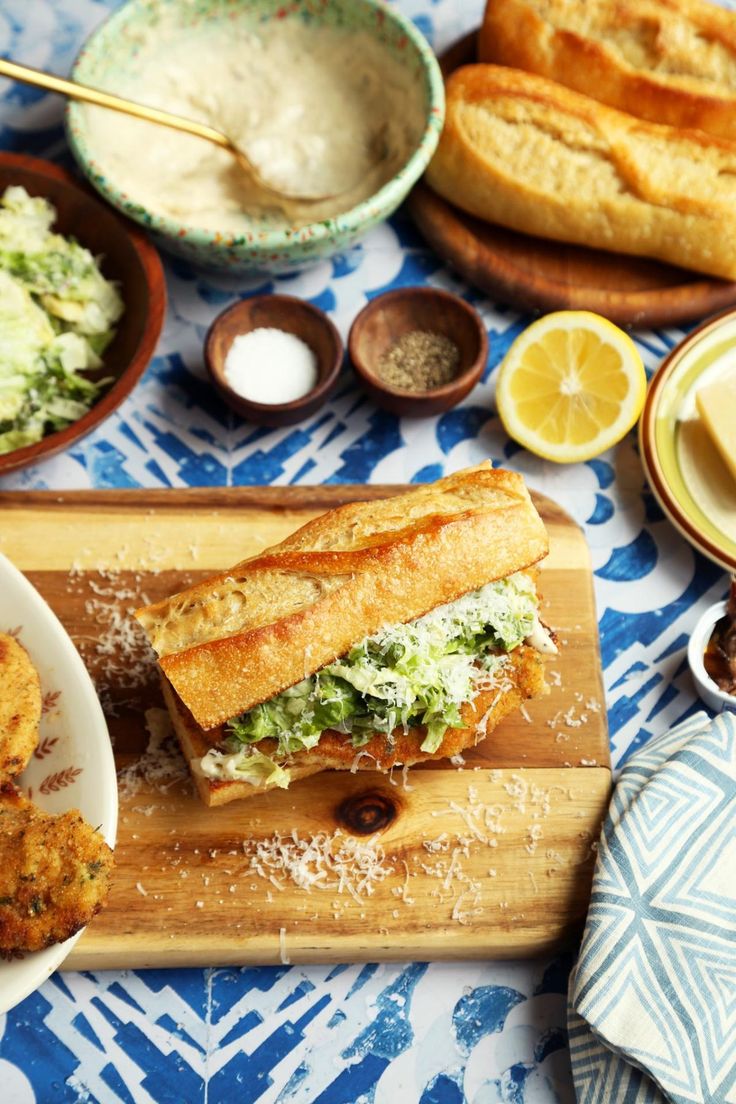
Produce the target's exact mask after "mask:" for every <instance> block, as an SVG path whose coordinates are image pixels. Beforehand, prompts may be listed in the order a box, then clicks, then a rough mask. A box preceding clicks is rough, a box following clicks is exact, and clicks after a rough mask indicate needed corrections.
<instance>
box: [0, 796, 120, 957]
mask: <svg viewBox="0 0 736 1104" xmlns="http://www.w3.org/2000/svg"><path fill="white" fill-rule="evenodd" d="M112 865H113V859H112V851H111V850H110V848H109V847H108V846H107V844H106V843H105V841H104V840H103V838H102V836H100V834H99V833H98V832H96V831H95V830H94V829H93V828H92V827H91V826H90V825H89V824H87V823H86V821H85V820H84V819H83V818H82V815H81V813H79V812H78V811H77V810H76V809H74V810H72V811H71V812H68V813H63V814H62V815H61V816H52V815H51V814H49V813H45V812H43V811H42V810H41V809H39V808H37V806H35V805H34V804H33V803H32V802H31V801H29V800H28V799H27V798H26V797H24V796H23V795H22V794H21V793H20V791H19V790H17V789H16V787H15V786H14V785H13V784H12V783H10V782H5V783H4V784H2V785H0V950H4V951H17V950H24V951H39V950H42V949H43V948H44V947H48V946H50V945H51V944H52V943H62V942H63V941H64V940H65V939H69V937H70V936H72V935H75V934H76V932H78V931H79V930H80V928H83V927H84V926H85V925H86V924H88V923H89V921H90V920H91V919H92V917H93V916H94V915H95V913H97V912H99V910H100V909H101V907H102V905H103V903H104V900H105V898H106V896H107V892H108V889H109V884H110V875H111V872H112Z"/></svg>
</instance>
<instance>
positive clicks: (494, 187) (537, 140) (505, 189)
mask: <svg viewBox="0 0 736 1104" xmlns="http://www.w3.org/2000/svg"><path fill="white" fill-rule="evenodd" d="M427 180H428V182H429V184H430V186H431V187H432V188H433V189H434V190H435V191H436V192H438V193H439V194H440V195H442V196H444V198H445V199H447V200H449V201H450V202H451V203H454V204H455V205H456V206H458V207H461V208H462V209H463V210H464V211H467V212H469V213H470V214H472V215H477V216H478V217H480V218H482V219H486V220H488V221H490V222H496V223H500V224H501V225H502V226H509V227H511V228H512V229H514V230H520V231H522V232H523V233H527V234H532V235H538V236H540V237H543V238H552V239H554V240H557V241H564V242H575V243H577V244H579V245H587V246H591V247H593V248H598V249H608V250H612V251H614V252H617V253H630V254H634V255H640V256H647V257H657V258H659V259H660V260H664V261H669V262H670V263H671V264H675V265H681V266H683V267H684V268H692V269H696V270H698V271H701V272H706V273H709V274H710V275H713V276H722V277H724V278H726V279H736V143H731V142H726V141H724V140H723V139H720V138H713V137H711V136H710V135H706V134H704V133H702V132H701V131H694V130H693V131H685V130H675V129H673V128H671V127H663V126H656V125H655V124H653V123H647V122H643V121H642V120H640V119H635V118H634V117H633V116H631V115H625V114H623V113H622V112H620V111H614V110H613V108H610V107H605V106H604V105H602V104H599V103H597V102H596V101H595V100H592V99H590V98H589V97H587V96H582V95H580V94H579V93H578V92H572V91H571V90H570V89H569V88H564V87H563V86H562V85H560V84H556V83H555V82H554V81H549V80H546V79H545V78H544V77H538V76H535V75H533V74H531V73H522V72H521V71H520V70H518V69H507V68H505V67H502V66H496V65H468V66H465V67H464V68H462V69H458V70H457V71H456V72H454V73H453V74H452V75H451V77H450V78H449V80H448V82H447V115H446V119H445V127H444V130H443V132H442V137H441V139H440V143H439V147H438V149H437V152H436V154H435V156H434V158H433V159H432V162H431V163H430V165H429V168H428V170H427Z"/></svg>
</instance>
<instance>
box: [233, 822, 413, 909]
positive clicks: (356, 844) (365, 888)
mask: <svg viewBox="0 0 736 1104" xmlns="http://www.w3.org/2000/svg"><path fill="white" fill-rule="evenodd" d="M243 851H244V852H245V854H246V855H247V857H248V866H247V868H246V873H248V874H255V875H257V876H258V877H260V878H264V879H266V881H268V882H270V883H271V885H273V886H275V887H276V889H278V890H283V889H284V888H285V886H286V884H287V882H291V883H292V884H293V885H295V886H298V887H299V889H305V890H307V892H311V890H313V889H321V890H332V891H333V892H335V893H338V894H342V893H347V894H349V895H350V896H351V897H352V898H353V899H354V900H355V901H360V899H361V898H362V897H363V896H366V897H370V896H371V895H372V894H373V893H374V892H375V888H376V886H377V885H378V884H379V883H380V882H382V881H383V880H384V879H385V878H387V877H388V876H389V875H390V874H392V873H393V872H394V869H395V867H394V864H393V863H392V862H391V861H390V860H388V859H387V857H386V853H385V851H384V849H383V847H382V846H381V845H380V844H379V843H376V839H375V836H372V837H371V838H370V839H367V840H360V839H356V838H355V837H354V836H347V835H345V834H344V833H343V832H341V831H340V829H339V828H338V829H337V831H335V832H334V833H332V835H329V834H328V833H327V832H318V833H317V834H316V835H314V836H308V837H304V836H300V835H299V834H298V832H297V831H296V830H294V831H292V832H291V833H290V834H288V835H281V833H280V832H276V833H275V834H274V835H273V836H270V837H268V838H267V839H261V840H247V841H245V842H244V843H243Z"/></svg>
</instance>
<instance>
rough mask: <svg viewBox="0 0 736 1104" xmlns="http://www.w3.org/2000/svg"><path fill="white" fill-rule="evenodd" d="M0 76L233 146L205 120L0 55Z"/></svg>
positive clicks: (226, 147) (219, 144) (228, 147)
mask: <svg viewBox="0 0 736 1104" xmlns="http://www.w3.org/2000/svg"><path fill="white" fill-rule="evenodd" d="M0 76H4V77H10V78H11V79H12V80H18V81H23V82H24V83H25V84H33V85H36V87H37V88H45V89H46V90H47V91H48V92H60V93H61V95H62V96H68V97H69V98H70V99H72V100H83V101H84V102H85V103H91V104H97V105H98V107H107V108H111V109H112V110H113V111H120V112H122V114H124V115H135V116H136V117H137V118H138V119H146V120H147V121H148V122H150V123H158V124H160V125H161V126H167V127H171V128H172V129H173V130H183V131H185V132H186V133H187V134H194V135H195V136H196V137H197V138H205V139H207V141H209V142H215V143H216V144H217V145H218V146H223V147H224V148H225V149H228V150H230V151H231V152H232V149H233V147H232V143H231V141H230V139H229V138H228V137H227V136H226V135H225V134H222V133H221V131H219V130H215V129H214V127H210V126H207V125H206V124H205V123H197V122H195V121H194V120H193V119H185V118H183V117H182V116H181V115H172V114H171V113H170V112H168V111H160V110H159V109H158V108H157V107H146V106H145V104H139V103H135V102H134V101H133V100H126V99H123V98H122V96H114V95H113V94H112V93H111V92H103V91H102V90H101V89H99V88H89V87H88V86H87V85H86V84H77V82H76V81H71V80H66V79H65V78H64V77H57V76H54V74H53V73H44V72H43V70H41V69H32V68H31V66H30V65H18V63H17V62H15V61H8V60H7V58H0Z"/></svg>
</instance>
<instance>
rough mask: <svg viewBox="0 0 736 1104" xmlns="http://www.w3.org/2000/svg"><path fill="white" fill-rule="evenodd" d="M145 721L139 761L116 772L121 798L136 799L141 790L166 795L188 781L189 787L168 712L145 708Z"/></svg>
mask: <svg viewBox="0 0 736 1104" xmlns="http://www.w3.org/2000/svg"><path fill="white" fill-rule="evenodd" d="M145 719H146V731H147V732H148V745H147V747H146V750H145V752H144V753H143V755H141V757H140V758H139V759H136V761H135V762H134V763H131V764H130V765H129V766H127V767H123V768H122V770H120V771H118V792H119V793H120V796H121V797H135V795H136V794H138V793H140V792H141V790H144V789H145V790H157V791H158V792H159V793H166V792H167V791H168V790H170V789H171V787H172V786H175V785H176V784H177V783H180V782H184V781H187V782H189V783H190V784H191V776H190V774H189V768H188V767H187V764H186V761H185V759H184V756H183V755H182V753H181V751H180V749H179V742H178V740H177V738H176V734H175V733H174V727H173V725H172V723H171V718H170V717H169V714H168V712H167V711H166V710H165V709H147V710H146V712H145Z"/></svg>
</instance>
